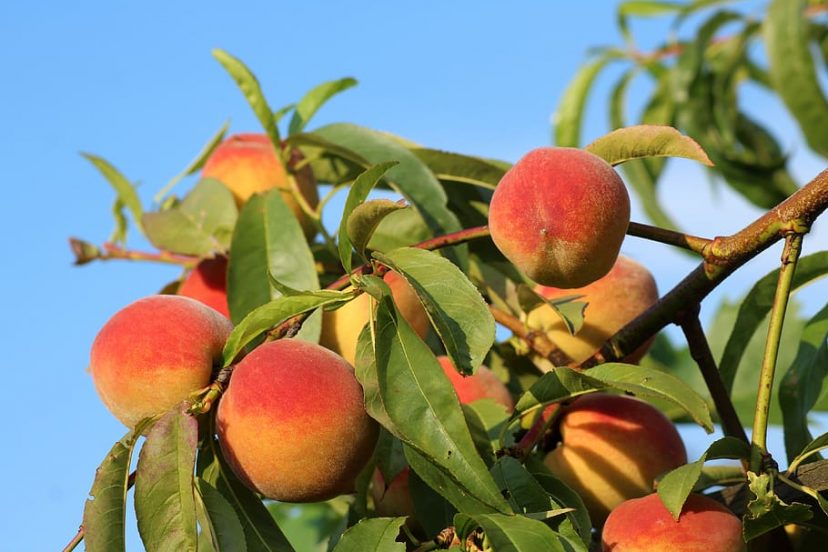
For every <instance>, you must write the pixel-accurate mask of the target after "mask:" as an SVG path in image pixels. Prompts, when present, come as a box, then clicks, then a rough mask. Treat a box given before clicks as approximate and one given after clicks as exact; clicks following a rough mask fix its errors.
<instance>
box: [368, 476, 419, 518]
mask: <svg viewBox="0 0 828 552" xmlns="http://www.w3.org/2000/svg"><path fill="white" fill-rule="evenodd" d="M410 472H411V468H409V467H408V466H406V467H404V468H403V469H402V470H400V473H398V474H397V475H395V476H394V478H393V479H392V480H391V483H389V484H388V485H386V484H385V479H384V478H383V477H382V473H381V472H380V471H379V469H376V470H374V476H373V479H372V481H371V497H372V498H373V499H374V509H375V511H376V513H377V515H378V516H380V517H399V516H406V517H408V516H413V515H414V502H413V501H412V500H411V493H410V492H409V490H408V477H409V475H410Z"/></svg>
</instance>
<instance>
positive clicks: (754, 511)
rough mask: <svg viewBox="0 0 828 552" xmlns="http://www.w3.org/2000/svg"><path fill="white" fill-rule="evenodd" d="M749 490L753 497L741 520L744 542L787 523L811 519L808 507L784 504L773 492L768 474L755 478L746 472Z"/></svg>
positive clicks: (798, 504) (771, 479)
mask: <svg viewBox="0 0 828 552" xmlns="http://www.w3.org/2000/svg"><path fill="white" fill-rule="evenodd" d="M747 475H748V481H749V488H750V491H751V493H753V497H754V498H752V499H751V500H750V502H748V505H747V511H746V512H745V515H744V517H743V518H742V534H743V536H744V538H745V541H750V540H752V539H755V538H756V537H758V536H760V535H763V534H765V533H767V532H768V531H771V530H773V529H776V528H777V527H781V526H784V525H787V524H789V523H799V522H803V521H807V520H809V519H811V518H812V517H813V513H812V512H811V508H810V506H808V505H806V504H800V503H798V502H794V503H792V504H787V503H785V502H784V501H783V500H782V499H780V498H779V497H778V496H777V495H776V493H774V491H773V478H771V476H769V475H768V474H762V475H759V476H757V475H756V474H755V473H753V472H748V474H747Z"/></svg>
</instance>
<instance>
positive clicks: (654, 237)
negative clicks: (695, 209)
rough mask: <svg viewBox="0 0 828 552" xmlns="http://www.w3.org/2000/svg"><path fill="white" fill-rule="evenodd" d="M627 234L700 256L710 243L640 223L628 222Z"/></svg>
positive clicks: (705, 239)
mask: <svg viewBox="0 0 828 552" xmlns="http://www.w3.org/2000/svg"><path fill="white" fill-rule="evenodd" d="M627 234H628V235H630V236H635V237H636V238H644V239H646V240H650V241H654V242H659V243H666V244H667V245H674V246H676V247H681V248H682V249H687V250H688V251H693V252H694V253H698V254H699V255H701V254H702V252H703V251H704V248H705V247H707V245H708V244H709V243H710V242H711V241H712V240H709V239H707V238H700V237H698V236H693V235H690V234H683V233H681V232H676V231H674V230H668V229H666V228H659V227H658V226H650V225H649V224H641V223H640V222H630V225H629V226H628V227H627Z"/></svg>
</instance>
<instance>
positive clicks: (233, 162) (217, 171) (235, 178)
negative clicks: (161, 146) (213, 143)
mask: <svg viewBox="0 0 828 552" xmlns="http://www.w3.org/2000/svg"><path fill="white" fill-rule="evenodd" d="M302 159H303V157H302V154H301V153H300V152H299V150H293V151H292V152H291V159H290V162H289V166H290V168H291V169H292V168H293V167H295V166H296V165H298V164H299V162H301V161H302ZM289 172H290V171H285V167H284V166H283V165H282V163H281V161H280V160H279V157H278V155H277V153H276V149H275V148H274V147H273V144H272V143H271V142H270V138H269V137H268V136H267V135H266V134H253V133H248V134H235V135H233V136H230V137H229V138H227V139H226V140H225V141H224V142H222V143H221V144H220V145H219V146H218V147H217V148H216V149H215V151H213V154H212V155H211V156H210V157H209V159H207V162H206V163H205V164H204V169H202V172H201V176H202V178H215V179H216V180H219V181H220V182H222V183H223V184H224V185H225V186H227V188H229V189H230V191H231V192H233V197H235V199H236V204H237V205H238V206H239V207H241V205H242V204H244V202H245V201H247V200H248V198H250V196H252V195H253V194H255V193H257V192H265V191H267V190H270V189H271V188H279V189H280V190H283V193H282V199H284V200H285V203H286V204H287V205H288V207H290V209H291V210H292V211H293V213H294V214H295V215H296V218H297V219H298V220H299V223H300V224H301V225H302V230H303V231H304V233H305V236H307V237H308V238H311V237H313V235H314V234H316V227H315V226H314V224H313V221H311V220H310V219H309V218H308V217H307V215H306V214H305V213H304V212H303V211H302V209H301V207H299V204H298V203H297V202H296V199H294V197H293V193H292V192H291V179H295V180H296V184H297V188H298V190H299V193H301V194H302V197H303V198H304V199H305V201H306V202H307V203H308V205H310V206H311V207H316V205H317V204H318V203H319V195H318V192H317V189H316V178H315V177H314V176H313V172H312V171H311V169H310V167H309V166H307V165H305V166H304V167H302V168H301V169H299V170H298V171H297V172H296V174H295V175H293V174H289Z"/></svg>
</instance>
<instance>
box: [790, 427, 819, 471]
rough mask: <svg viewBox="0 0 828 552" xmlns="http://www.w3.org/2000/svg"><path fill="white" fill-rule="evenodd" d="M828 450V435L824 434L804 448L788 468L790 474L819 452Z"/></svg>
mask: <svg viewBox="0 0 828 552" xmlns="http://www.w3.org/2000/svg"><path fill="white" fill-rule="evenodd" d="M826 448H828V433H823V434H822V435H820V436H819V437H817V438H816V439H814V440H813V441H811V442H810V443H808V444H807V445H805V447H803V449H802V450H801V451H800V452H799V454H797V455H796V456H795V457H794V459H793V460H791V465H790V467H789V468H788V472H793V471H795V470H796V468H797V467H798V466H799V465H800V464H802V462H803V461H805V460H806V459H807V458H809V457H812V456H814V455H815V454H816V453H817V452H819V451H821V450H824V449H826Z"/></svg>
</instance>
